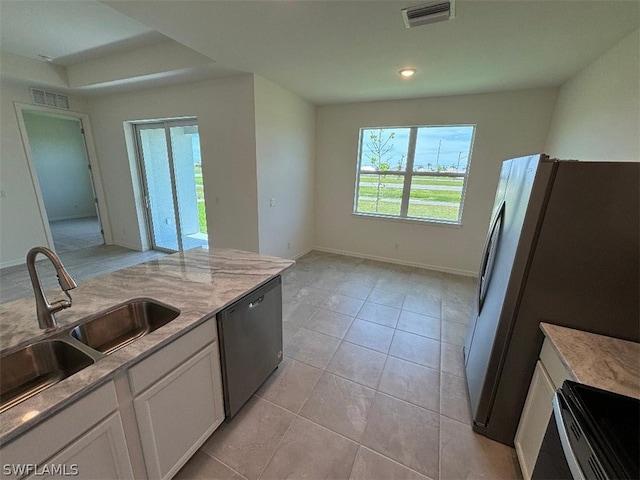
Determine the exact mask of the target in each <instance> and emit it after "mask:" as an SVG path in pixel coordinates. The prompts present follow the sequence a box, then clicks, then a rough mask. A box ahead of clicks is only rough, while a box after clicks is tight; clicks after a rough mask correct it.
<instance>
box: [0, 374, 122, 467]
mask: <svg viewBox="0 0 640 480" xmlns="http://www.w3.org/2000/svg"><path fill="white" fill-rule="evenodd" d="M117 408H118V398H117V397H116V389H115V386H114V384H113V382H109V383H107V384H105V385H103V386H101V387H100V388H98V389H96V390H94V391H93V392H91V393H89V394H88V395H86V396H85V397H83V398H81V399H80V400H78V401H77V402H75V403H73V404H71V405H70V406H69V407H67V408H65V409H64V410H62V411H61V412H59V413H57V414H55V415H53V416H52V417H51V418H49V419H47V420H45V421H43V422H42V423H40V424H38V425H36V426H35V427H33V428H32V429H31V430H29V431H27V432H26V433H24V434H23V435H21V436H20V437H18V438H17V439H15V440H14V441H13V442H11V443H9V444H7V445H5V446H4V447H2V450H1V451H0V455H1V456H2V463H3V464H41V463H42V462H44V461H45V460H47V459H48V458H50V457H51V456H52V455H54V454H55V453H57V452H58V451H59V450H60V449H61V448H63V447H65V446H66V445H68V444H69V443H71V442H72V441H74V440H75V439H76V438H78V437H79V436H80V435H82V434H83V433H84V432H85V431H86V430H87V429H89V428H91V427H93V426H94V425H95V424H97V423H98V422H99V421H100V420H102V419H103V418H105V417H106V416H107V415H109V414H110V413H111V412H113V411H114V410H116V409H117ZM8 478H14V477H8Z"/></svg>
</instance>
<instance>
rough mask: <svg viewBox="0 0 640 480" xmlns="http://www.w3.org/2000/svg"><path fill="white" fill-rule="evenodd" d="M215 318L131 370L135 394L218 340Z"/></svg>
mask: <svg viewBox="0 0 640 480" xmlns="http://www.w3.org/2000/svg"><path fill="white" fill-rule="evenodd" d="M216 336H217V334H216V324H215V318H211V319H209V320H207V321H206V322H205V323H203V324H202V325H199V326H197V327H196V328H194V329H193V330H191V331H190V332H188V333H185V334H184V335H182V336H181V337H179V338H178V339H176V340H174V341H173V342H171V343H170V344H169V345H167V346H165V347H163V348H162V349H161V350H159V351H158V352H156V353H154V354H153V355H151V356H150V357H148V358H145V359H144V360H142V361H141V362H140V363H138V364H137V365H134V366H133V367H131V368H130V369H129V382H130V384H131V390H132V391H133V394H134V395H135V394H137V393H140V392H142V391H143V390H144V389H145V388H147V387H148V386H149V385H151V384H152V383H154V382H156V381H157V380H158V379H160V378H161V377H164V376H165V375H166V374H167V373H169V372H170V371H171V370H173V369H174V368H176V367H177V366H178V365H180V364H181V363H183V362H184V361H185V360H187V359H188V358H189V357H191V356H192V355H194V354H195V353H196V352H198V351H199V350H201V349H202V348H204V347H205V346H206V345H208V344H210V343H211V342H213V341H215V340H216Z"/></svg>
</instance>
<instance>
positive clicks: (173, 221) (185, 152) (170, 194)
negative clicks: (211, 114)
mask: <svg viewBox="0 0 640 480" xmlns="http://www.w3.org/2000/svg"><path fill="white" fill-rule="evenodd" d="M136 136H137V140H138V150H139V155H138V156H139V159H140V166H141V172H142V179H143V188H144V191H145V206H146V211H147V220H148V224H149V227H150V228H149V230H150V233H151V243H152V247H153V248H154V249H157V250H163V251H169V252H175V251H182V250H187V249H189V248H194V247H198V246H201V245H206V244H207V225H206V215H205V203H204V186H203V183H202V164H201V161H200V137H199V135H198V125H197V123H196V122H195V120H186V121H185V120H181V121H165V122H157V123H144V124H138V125H136Z"/></svg>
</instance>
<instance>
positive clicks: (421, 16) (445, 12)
mask: <svg viewBox="0 0 640 480" xmlns="http://www.w3.org/2000/svg"><path fill="white" fill-rule="evenodd" d="M454 1H455V0H436V1H434V2H429V3H423V4H422V5H415V6H413V7H409V8H404V9H402V20H403V21H404V26H405V27H407V28H412V27H417V26H418V25H426V24H427V23H435V22H443V21H445V20H449V19H451V18H454V17H455V12H456V9H455V3H454Z"/></svg>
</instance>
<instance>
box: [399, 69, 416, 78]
mask: <svg viewBox="0 0 640 480" xmlns="http://www.w3.org/2000/svg"><path fill="white" fill-rule="evenodd" d="M399 73H400V75H401V76H402V77H404V78H411V77H413V76H414V75H415V74H416V69H415V68H403V69H402V70H400V72H399Z"/></svg>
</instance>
